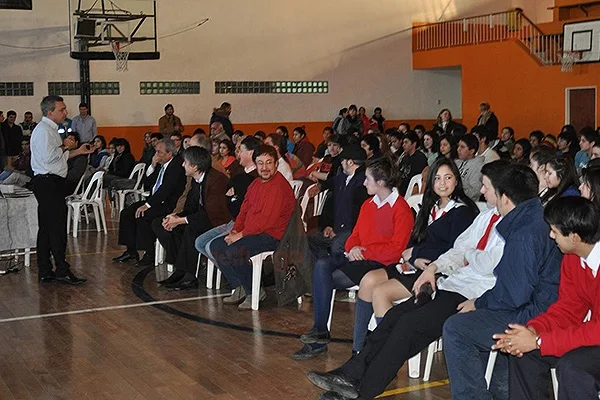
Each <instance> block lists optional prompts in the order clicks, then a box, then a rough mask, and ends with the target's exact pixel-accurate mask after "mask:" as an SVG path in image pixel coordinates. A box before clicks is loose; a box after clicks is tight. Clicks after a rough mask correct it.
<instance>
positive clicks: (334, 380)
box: [306, 371, 359, 399]
mask: <svg viewBox="0 0 600 400" xmlns="http://www.w3.org/2000/svg"><path fill="white" fill-rule="evenodd" d="M306 376H307V377H308V380H310V381H311V382H312V383H313V384H314V385H316V386H318V387H320V388H321V389H323V390H325V391H327V392H335V393H338V394H341V395H342V396H344V397H342V398H348V399H356V398H358V395H359V393H358V387H359V382H358V381H356V380H353V379H349V378H346V377H345V376H344V375H343V374H341V373H338V372H335V371H332V372H316V371H308V372H307V373H306ZM333 398H335V397H333Z"/></svg>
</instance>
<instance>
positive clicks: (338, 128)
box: [331, 107, 348, 135]
mask: <svg viewBox="0 0 600 400" xmlns="http://www.w3.org/2000/svg"><path fill="white" fill-rule="evenodd" d="M347 115H348V109H347V108H346V107H344V108H342V109H341V110H340V112H339V114H338V116H337V117H335V119H334V120H333V124H332V125H331V126H332V128H333V131H334V132H335V134H336V135H341V134H342V126H343V125H344V124H343V122H344V119H345V118H346V116H347Z"/></svg>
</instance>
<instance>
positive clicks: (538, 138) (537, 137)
mask: <svg viewBox="0 0 600 400" xmlns="http://www.w3.org/2000/svg"><path fill="white" fill-rule="evenodd" d="M544 137H545V136H544V133H543V132H542V131H533V132H531V133H530V134H529V143H531V148H532V149H535V148H537V147H538V146H539V145H541V144H542V142H543V141H544Z"/></svg>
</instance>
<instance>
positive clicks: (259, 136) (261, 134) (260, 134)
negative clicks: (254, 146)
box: [254, 131, 267, 143]
mask: <svg viewBox="0 0 600 400" xmlns="http://www.w3.org/2000/svg"><path fill="white" fill-rule="evenodd" d="M254 137H255V138H257V139H258V140H260V141H261V142H263V143H264V141H265V139H266V138H267V134H266V133H264V132H263V131H256V133H254Z"/></svg>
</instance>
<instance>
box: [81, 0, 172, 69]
mask: <svg viewBox="0 0 600 400" xmlns="http://www.w3.org/2000/svg"><path fill="white" fill-rule="evenodd" d="M69 29H70V38H71V57H72V58H75V59H80V60H114V59H115V55H114V53H113V44H114V43H115V42H118V44H119V47H120V49H121V50H125V51H128V52H129V60H157V59H159V58H160V53H159V52H158V47H157V45H158V38H157V36H156V1H155V0H69Z"/></svg>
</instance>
